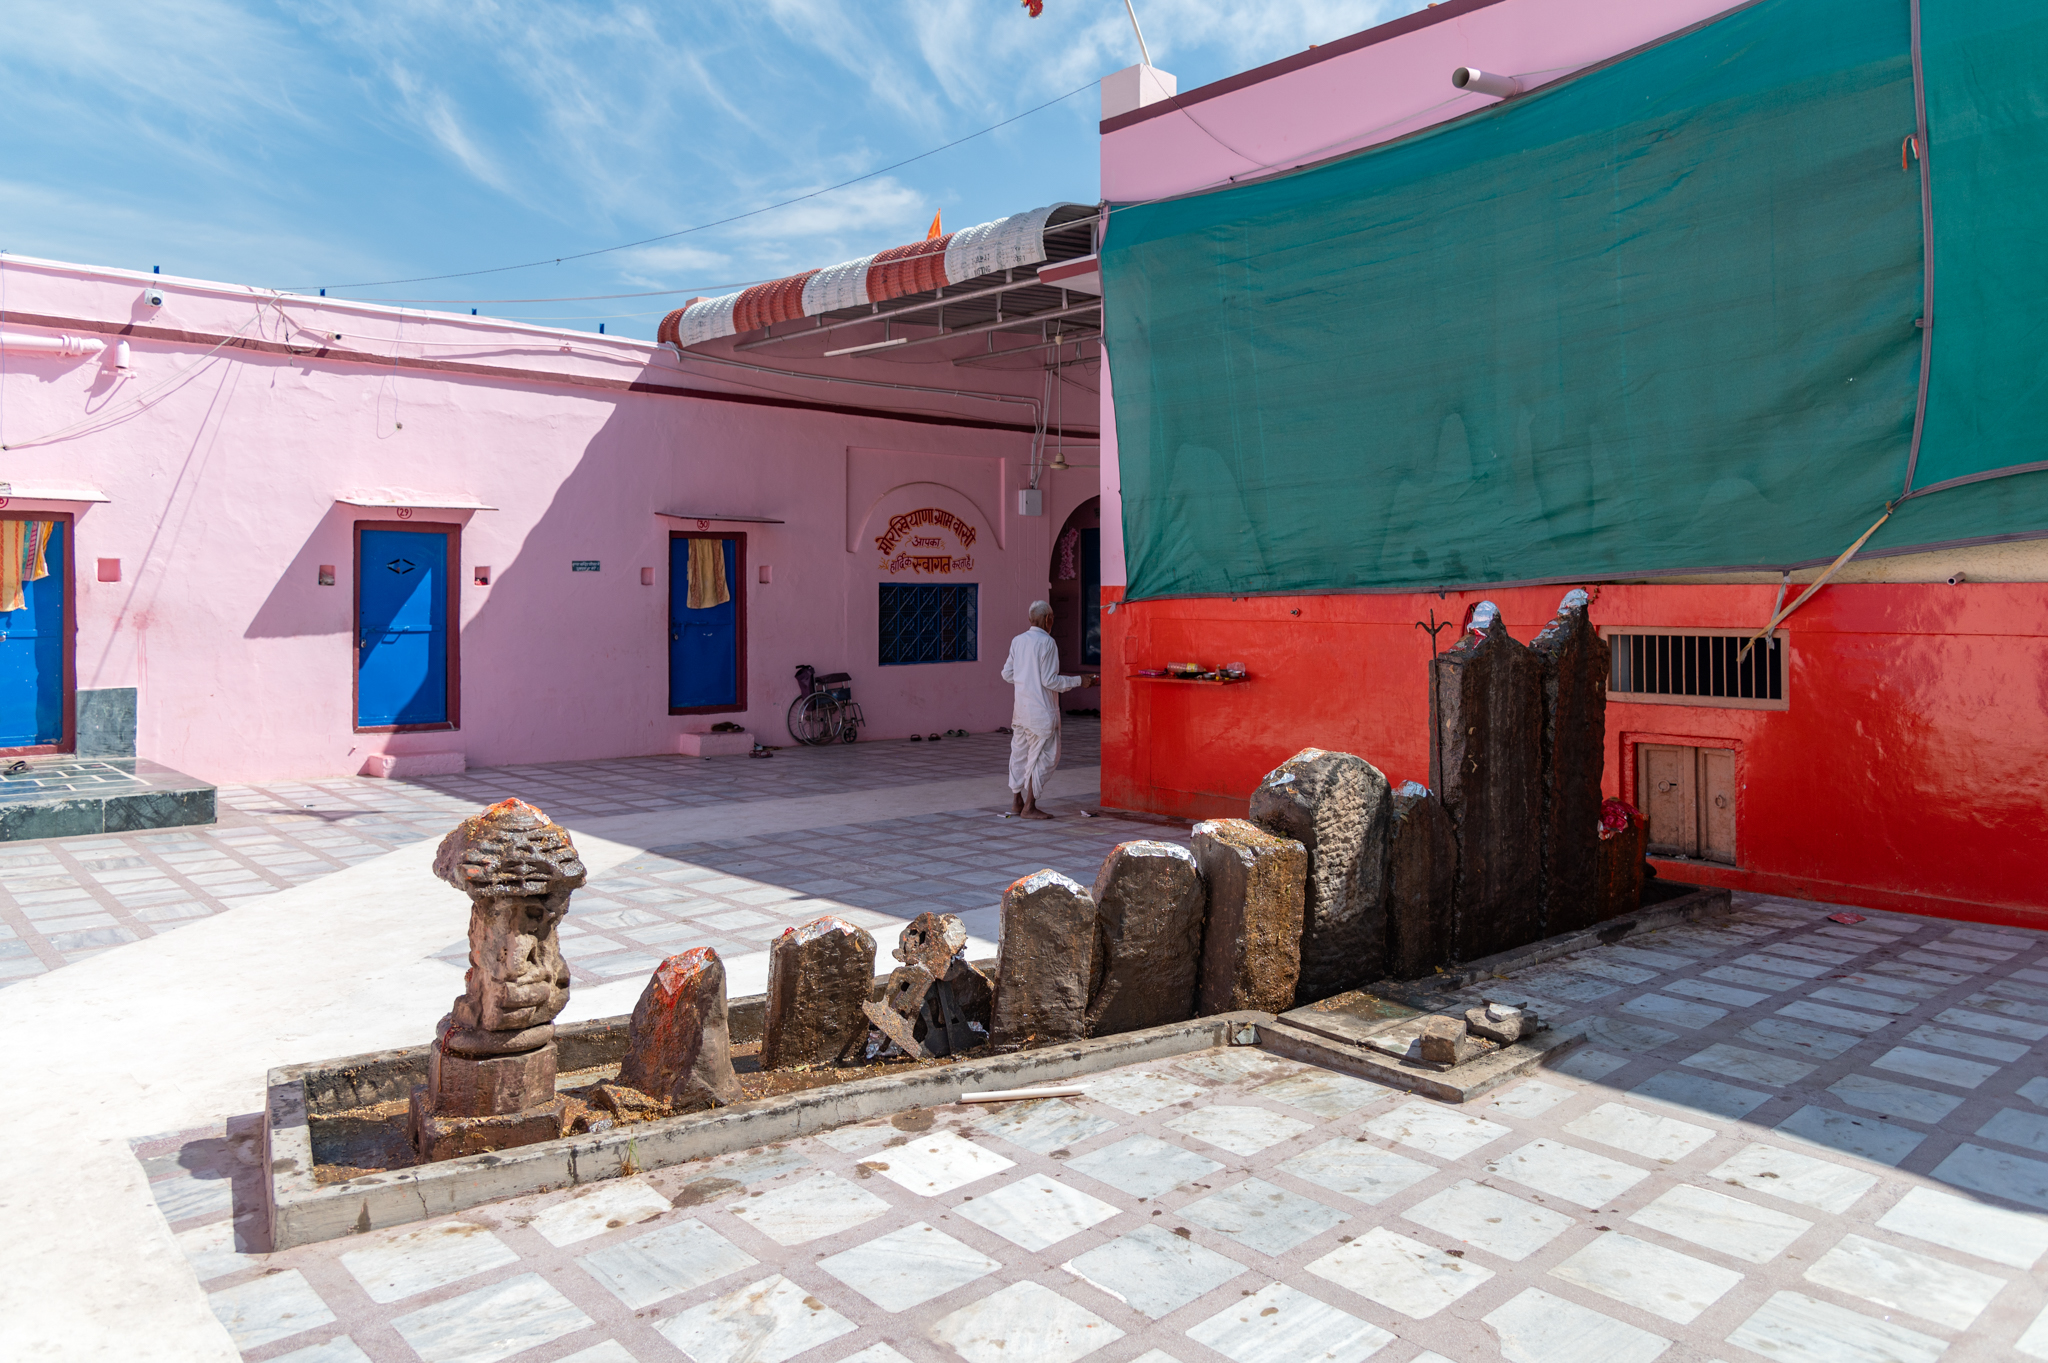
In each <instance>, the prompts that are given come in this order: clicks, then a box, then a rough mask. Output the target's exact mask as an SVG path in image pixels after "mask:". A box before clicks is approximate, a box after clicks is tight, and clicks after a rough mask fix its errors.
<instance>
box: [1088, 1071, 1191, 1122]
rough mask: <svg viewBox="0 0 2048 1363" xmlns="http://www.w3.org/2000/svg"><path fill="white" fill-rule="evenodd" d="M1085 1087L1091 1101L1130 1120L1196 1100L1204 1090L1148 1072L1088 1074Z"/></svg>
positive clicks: (1163, 1075)
mask: <svg viewBox="0 0 2048 1363" xmlns="http://www.w3.org/2000/svg"><path fill="white" fill-rule="evenodd" d="M1086 1087H1087V1092H1088V1097H1089V1098H1091V1099H1092V1100H1094V1101H1095V1102H1098V1103H1107V1104H1109V1105H1110V1106H1111V1107H1113V1108H1115V1109H1116V1110H1117V1111H1119V1112H1126V1113H1129V1114H1130V1115H1131V1116H1133V1117H1142V1116H1144V1115H1145V1114H1146V1113H1148V1112H1157V1111H1158V1110H1159V1109H1160V1108H1162V1107H1172V1106H1173V1105H1174V1104H1175V1103H1184V1102H1186V1101H1187V1100H1188V1099H1190V1098H1199V1097H1201V1096H1202V1094H1204V1093H1206V1092H1207V1091H1208V1090H1206V1089H1204V1088H1203V1087H1202V1086H1201V1085H1200V1084H1190V1083H1189V1082H1188V1081H1187V1080H1185V1079H1177V1078H1175V1077H1174V1076H1172V1075H1170V1074H1157V1073H1154V1072H1151V1071H1148V1070H1136V1071H1132V1070H1126V1071H1123V1072H1121V1073H1117V1074H1109V1075H1100V1076H1096V1075H1091V1076H1090V1077H1089V1079H1088V1083H1087V1085H1086Z"/></svg>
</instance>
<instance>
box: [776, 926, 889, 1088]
mask: <svg viewBox="0 0 2048 1363" xmlns="http://www.w3.org/2000/svg"><path fill="white" fill-rule="evenodd" d="M874 978H875V939H874V938H873V937H872V936H870V935H869V934H868V931H867V929H865V928H862V927H859V926H857V925H855V924H853V923H849V922H847V921H846V920H845V919H843V918H834V917H832V916H831V915H829V914H828V915H826V916H825V917H823V918H818V919H814V920H812V921H811V922H809V923H806V924H804V925H803V926H802V927H800V928H786V929H784V930H783V933H782V935H781V936H780V937H778V938H776V939H775V942H774V945H772V946H770V947H769V948H768V996H767V998H766V1000H765V1004H766V1007H765V1009H764V1012H763V1016H762V1022H761V1068H762V1069H764V1070H783V1069H790V1068H793V1067H795V1066H798V1065H834V1064H847V1063H851V1062H855V1061H859V1060H861V1059H863V1058H864V1057H863V1055H862V1052H863V1051H864V1050H865V1049H866V1047H867V1041H868V1019H867V1016H866V1014H864V1013H863V1012H862V1011H861V1005H862V1004H863V1003H866V1002H867V1001H868V995H869V994H870V992H871V991H872V989H873V987H874Z"/></svg>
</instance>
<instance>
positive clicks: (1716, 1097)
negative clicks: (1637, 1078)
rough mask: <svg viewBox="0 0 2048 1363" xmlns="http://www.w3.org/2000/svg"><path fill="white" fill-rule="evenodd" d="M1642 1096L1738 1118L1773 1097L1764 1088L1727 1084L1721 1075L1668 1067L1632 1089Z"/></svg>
mask: <svg viewBox="0 0 2048 1363" xmlns="http://www.w3.org/2000/svg"><path fill="white" fill-rule="evenodd" d="M1632 1091H1633V1092H1634V1093H1635V1094H1636V1095H1637V1096H1638V1097H1642V1098H1651V1099H1655V1100H1656V1101H1657V1102H1660V1103H1669V1104H1671V1105H1672V1106H1674V1107H1685V1108H1691V1109H1692V1110H1693V1111H1695V1112H1704V1113H1707V1114H1709V1115H1710V1116H1715V1117H1725V1118H1729V1119H1731V1120H1732V1119H1734V1118H1736V1117H1743V1116H1747V1115H1748V1114H1749V1113H1750V1112H1752V1111H1754V1110H1755V1109H1756V1108H1757V1107H1758V1106H1759V1105H1761V1104H1763V1103H1766V1102H1768V1101H1770V1097H1771V1095H1770V1094H1768V1093H1765V1092H1763V1091H1762V1090H1761V1089H1746V1088H1742V1087H1739V1086H1738V1085H1735V1084H1724V1083H1722V1082H1721V1081H1720V1080H1718V1079H1708V1078H1707V1077H1705V1076H1704V1075H1698V1074H1688V1073H1687V1072H1686V1071H1684V1070H1676V1069H1673V1070H1665V1071H1663V1072H1662V1073H1661V1074H1653V1075H1651V1076H1650V1077H1649V1078H1648V1079H1645V1080H1644V1081H1643V1082H1642V1083H1640V1084H1637V1085H1636V1086H1635V1088H1634V1090H1632Z"/></svg>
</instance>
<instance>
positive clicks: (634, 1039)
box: [618, 947, 741, 1112]
mask: <svg viewBox="0 0 2048 1363" xmlns="http://www.w3.org/2000/svg"><path fill="white" fill-rule="evenodd" d="M618 1082H619V1083H621V1084H623V1085H625V1086H626V1087H627V1088H633V1089H638V1090H640V1092H642V1093H644V1094H646V1095H647V1096H648V1097H650V1098H657V1099H660V1100H661V1101H662V1102H665V1103H667V1104H668V1105H669V1107H670V1108H672V1109H674V1110H675V1111H677V1112H690V1111H693V1110H695V1109H697V1108H703V1107H724V1106H726V1105H727V1104H728V1103H736V1102H738V1101H739V1100H740V1097H741V1093H740V1081H739V1077H738V1076H737V1075H735V1074H734V1073H733V1069H732V1042H731V1038H730V1036H729V1035H728V1034H727V1032H726V1026H725V963H724V962H723V961H721V960H719V959H718V953H717V952H716V951H713V950H712V949H711V948H710V947H693V948H691V949H690V950H688V951H685V952H683V953H681V954H680V955H677V956H671V957H669V958H668V959H667V960H665V961H663V962H662V963H661V964H660V965H659V966H657V967H655V971H654V975H653V977H652V978H651V979H649V980H648V981H647V988H645V989H644V990H642V991H641V993H640V1001H639V1002H638V1003H637V1004H635V1005H634V1006H633V1020H632V1023H631V1025H630V1027H629V1029H628V1032H627V1041H626V1061H625V1063H624V1064H623V1065H621V1066H619V1078H618Z"/></svg>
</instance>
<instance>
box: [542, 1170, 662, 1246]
mask: <svg viewBox="0 0 2048 1363" xmlns="http://www.w3.org/2000/svg"><path fill="white" fill-rule="evenodd" d="M668 1209H669V1200H668V1199H667V1198H665V1197H663V1196H662V1195H661V1194H660V1193H658V1192H656V1191H655V1190H654V1189H653V1187H652V1186H650V1185H649V1184H648V1183H647V1181H646V1180H645V1179H638V1178H619V1179H607V1180H605V1181H604V1182H603V1183H593V1184H590V1185H588V1186H587V1187H586V1188H585V1189H583V1190H582V1191H580V1192H578V1193H577V1194H576V1195H575V1196H573V1197H571V1198H569V1199H568V1200H567V1201H565V1202H557V1203H555V1204H554V1205H553V1206H551V1207H543V1208H541V1210H540V1211H539V1212H537V1213H535V1215H534V1218H533V1229H535V1230H536V1231H539V1232H540V1234H541V1236H542V1237H543V1238H544V1239H545V1240H546V1241H547V1242H548V1243H549V1244H551V1245H573V1244H575V1243H576V1242H577V1241H578V1240H588V1239H590V1238H591V1237H592V1236H595V1235H603V1234H604V1233H605V1232H606V1231H612V1230H617V1229H619V1228H620V1227H621V1226H632V1225H637V1224H639V1223H640V1222H642V1221H649V1220H652V1219H653V1218H655V1217H657V1216H660V1215H661V1214H662V1213H663V1212H665V1211H667V1210H668Z"/></svg>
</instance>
